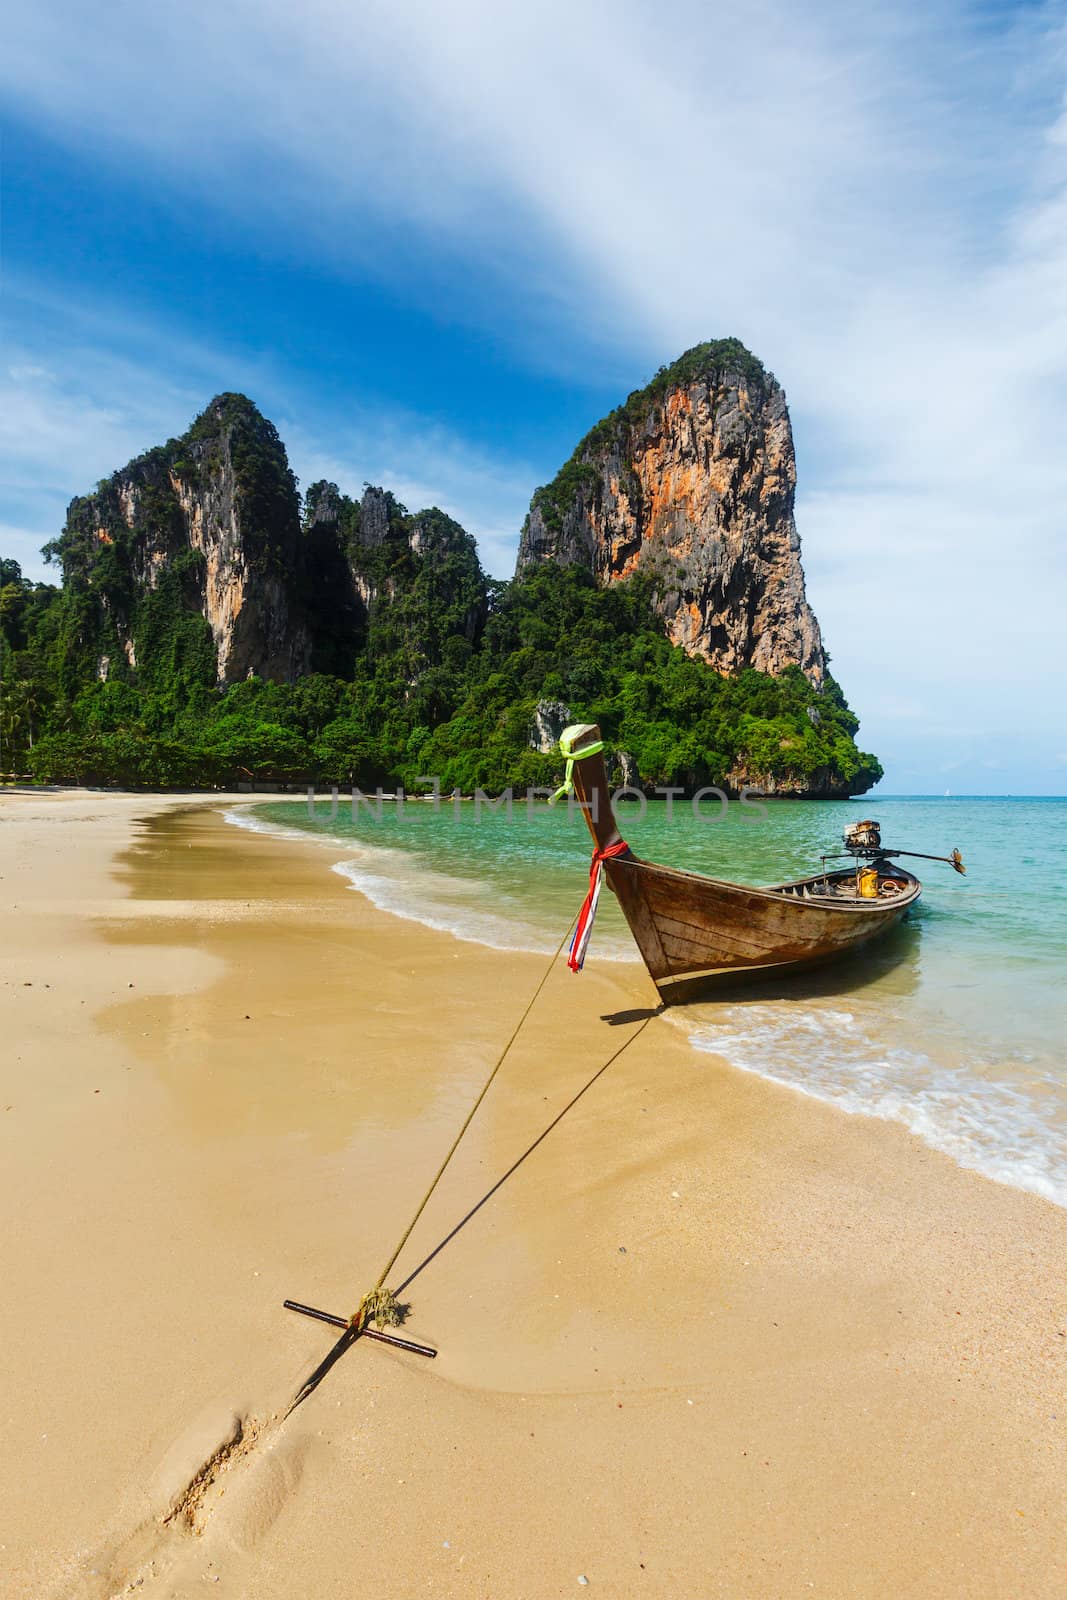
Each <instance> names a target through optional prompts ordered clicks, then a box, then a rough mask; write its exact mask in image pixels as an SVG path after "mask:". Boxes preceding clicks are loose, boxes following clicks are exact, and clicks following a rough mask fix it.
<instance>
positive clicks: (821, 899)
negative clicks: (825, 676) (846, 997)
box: [560, 723, 965, 1005]
mask: <svg viewBox="0 0 1067 1600" xmlns="http://www.w3.org/2000/svg"><path fill="white" fill-rule="evenodd" d="M603 749H604V747H603V744H602V742H601V738H600V729H599V728H598V727H597V725H596V724H595V723H581V724H578V725H576V726H574V727H570V728H567V729H566V730H565V731H564V733H563V736H562V737H561V739H560V750H561V751H562V753H563V754H564V755H565V756H566V757H567V778H566V781H565V784H564V789H563V790H561V791H560V794H562V793H564V792H565V791H567V790H571V789H573V793H574V795H575V798H576V800H577V801H578V804H579V805H580V807H581V809H582V813H583V815H584V817H585V820H586V822H587V824H588V826H589V832H590V834H591V835H592V839H593V845H594V850H593V861H592V867H591V872H590V891H589V895H588V896H587V898H586V903H585V905H584V906H583V907H582V912H581V914H580V916H579V921H578V926H577V928H576V930H575V935H574V939H573V941H572V944H571V953H570V958H569V965H570V966H571V967H572V968H573V969H574V970H578V969H579V968H580V967H581V965H582V962H583V960H584V958H585V948H586V946H587V944H588V938H589V933H590V931H591V928H592V919H593V916H594V915H595V912H596V900H597V896H598V893H599V888H600V882H601V879H602V877H603V878H604V879H606V881H607V884H608V887H609V888H610V889H611V890H612V891H613V892H614V894H615V896H616V898H617V900H618V902H619V905H620V906H621V907H622V912H623V915H624V916H625V918H626V921H627V923H628V924H629V927H630V932H631V933H632V934H633V936H634V939H635V940H636V942H637V947H638V949H639V950H640V952H641V955H642V957H643V959H644V962H645V965H646V967H647V968H648V970H649V974H650V975H651V977H652V980H653V982H654V983H655V985H656V988H657V989H658V990H659V994H660V998H661V999H662V1000H663V1001H664V1002H665V1003H666V1004H668V1005H670V1004H673V1003H675V1002H676V1001H678V1000H682V999H685V998H687V997H689V996H690V995H691V994H693V993H694V992H695V991H696V990H698V989H699V988H700V987H701V986H703V985H704V984H705V983H707V982H708V981H709V980H712V979H714V978H716V977H721V976H725V975H729V974H734V975H738V974H740V973H742V972H747V973H760V972H764V973H767V974H774V975H777V974H780V973H783V972H787V971H790V970H792V969H797V968H802V967H808V966H811V965H815V964H817V963H821V962H824V961H828V960H831V959H834V958H836V957H838V956H843V955H846V954H847V953H848V952H849V951H853V950H855V949H857V948H858V947H859V946H862V945H865V944H867V943H869V942H870V940H872V939H876V938H878V937H879V935H880V934H883V933H886V932H888V930H889V929H890V928H892V927H894V926H895V925H896V924H897V923H898V922H900V920H901V918H902V917H904V916H906V915H907V913H908V911H909V910H910V909H911V907H912V906H913V905H914V904H915V903H916V901H917V900H918V898H919V896H920V895H921V894H922V884H921V883H920V882H919V879H918V878H916V877H915V876H914V875H913V874H912V873H911V872H909V871H907V869H906V868H903V867H900V866H897V865H896V864H895V863H896V858H897V857H899V856H902V855H907V856H917V857H918V858H919V859H921V860H924V861H946V862H948V864H949V865H950V866H953V867H955V869H956V871H957V872H963V871H964V870H965V868H964V866H963V861H962V859H961V857H960V853H959V851H958V850H954V851H953V853H952V855H951V856H926V855H921V854H920V853H919V852H917V851H913V850H890V849H884V848H883V847H882V843H881V833H880V830H879V827H878V824H877V823H875V822H861V823H857V824H854V825H853V827H851V828H850V829H848V830H847V832H846V834H845V846H846V848H845V850H844V851H842V852H838V853H837V855H835V856H824V857H823V870H822V871H821V872H819V873H817V874H816V875H815V876H813V877H810V878H800V879H797V880H796V881H794V882H791V883H779V884H774V885H772V886H771V887H769V888H765V889H756V888H748V887H746V886H745V885H743V884H739V883H726V882H724V881H722V880H721V879H718V878H708V877H704V876H703V875H702V874H700V873H697V872H683V871H680V870H678V869H677V868H674V867H661V866H657V865H655V864H654V863H653V862H651V861H642V860H641V858H640V857H639V856H636V855H635V854H634V852H633V851H632V850H631V849H630V847H629V845H628V844H626V842H625V840H624V839H623V838H622V835H621V834H620V833H619V828H618V824H617V822H616V819H615V812H614V808H613V806H612V798H611V790H610V788H609V785H608V775H607V768H606V766H605V764H604V755H603ZM844 855H848V856H850V857H851V858H852V865H851V866H849V867H845V868H840V869H832V870H829V871H827V869H826V865H825V864H826V862H827V861H828V860H834V859H839V858H840V857H841V856H844Z"/></svg>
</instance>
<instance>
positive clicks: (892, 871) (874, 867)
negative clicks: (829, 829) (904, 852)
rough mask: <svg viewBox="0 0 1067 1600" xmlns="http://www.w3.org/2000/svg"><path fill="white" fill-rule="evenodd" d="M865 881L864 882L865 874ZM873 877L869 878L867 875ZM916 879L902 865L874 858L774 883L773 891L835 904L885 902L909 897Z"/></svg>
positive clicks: (916, 890) (916, 886) (917, 888)
mask: <svg viewBox="0 0 1067 1600" xmlns="http://www.w3.org/2000/svg"><path fill="white" fill-rule="evenodd" d="M865 875H867V876H868V881H867V883H866V884H864V882H863V879H864V876H865ZM871 876H873V878H874V879H875V880H876V882H875V883H873V884H872V883H871V882H870V877H871ZM920 887H921V886H920V884H919V880H918V879H917V878H916V877H914V876H913V875H912V873H910V872H907V871H905V869H904V868H903V867H894V866H892V865H891V863H890V862H888V861H875V862H873V863H872V864H871V865H870V866H869V867H866V866H864V867H861V868H860V869H858V870H857V869H855V868H851V867H849V868H845V869H844V870H839V871H837V872H822V873H819V874H818V876H817V877H814V878H802V879H800V880H799V881H798V882H797V883H783V884H776V885H775V893H776V894H780V895H784V896H785V897H786V898H787V899H791V900H820V901H825V900H829V901H832V902H833V903H834V904H835V905H840V904H841V903H842V902H844V903H846V904H848V903H851V904H858V905H870V904H871V903H872V902H873V901H877V902H880V903H881V904H883V905H884V904H885V903H886V901H892V900H910V899H913V898H914V897H915V896H916V895H917V894H918V893H919V891H920Z"/></svg>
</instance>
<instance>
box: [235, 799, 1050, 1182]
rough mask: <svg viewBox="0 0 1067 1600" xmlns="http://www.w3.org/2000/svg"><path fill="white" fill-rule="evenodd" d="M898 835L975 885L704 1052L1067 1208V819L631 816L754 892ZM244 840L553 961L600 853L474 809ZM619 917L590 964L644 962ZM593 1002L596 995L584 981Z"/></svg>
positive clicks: (649, 840) (947, 889)
mask: <svg viewBox="0 0 1067 1600" xmlns="http://www.w3.org/2000/svg"><path fill="white" fill-rule="evenodd" d="M866 816H873V817H877V818H878V820H879V821H880V822H881V824H882V837H883V840H884V841H885V843H886V844H887V846H889V847H893V846H895V845H897V846H900V847H901V848H902V849H911V850H919V851H925V852H929V853H931V854H937V855H948V854H949V853H950V851H951V850H952V849H953V847H956V846H958V847H959V849H960V850H961V851H962V854H963V859H964V862H965V863H966V866H967V876H966V877H960V876H959V875H958V874H956V873H955V872H953V871H952V869H951V867H949V866H947V865H942V864H938V863H936V862H914V863H911V865H912V867H913V869H914V870H915V871H916V872H917V873H918V875H919V876H920V877H921V878H922V880H923V884H924V894H923V898H922V901H921V902H920V904H919V906H918V907H916V908H915V910H913V911H912V913H911V914H910V915H909V917H908V918H907V920H906V921H905V922H904V923H903V924H902V925H901V926H900V927H899V928H897V929H896V930H894V931H893V932H891V933H890V934H888V935H887V936H886V937H885V938H884V939H882V940H880V941H879V942H878V944H877V945H875V946H874V947H872V949H871V950H870V951H869V952H867V953H866V954H865V955H863V956H859V957H856V958H853V959H851V960H850V961H849V962H847V963H846V964H842V965H839V966H837V967H836V968H835V967H833V966H828V967H826V968H823V969H822V970H821V971H819V972H817V973H812V974H809V975H806V976H803V977H796V978H793V979H788V980H787V979H780V980H777V981H775V982H773V983H770V984H759V985H748V986H747V987H746V988H745V989H744V990H741V989H737V988H735V989H733V990H732V991H729V992H727V993H725V994H721V995H720V996H719V997H717V998H715V999H709V1000H707V1001H702V1002H700V1003H698V1004H694V1005H687V1006H684V1007H676V1008H673V1009H672V1010H671V1011H670V1012H668V1013H667V1015H668V1017H669V1019H670V1021H671V1022H672V1023H673V1024H674V1025H675V1026H677V1027H681V1028H684V1029H685V1030H686V1032H687V1034H688V1036H689V1041H690V1043H691V1045H692V1048H693V1049H694V1050H696V1051H712V1052H714V1053H715V1054H717V1055H719V1056H722V1057H724V1058H725V1059H726V1060H728V1061H730V1062H731V1063H732V1064H733V1065H734V1066H735V1067H739V1068H741V1069H742V1070H744V1071H746V1072H755V1073H759V1074H760V1075H762V1076H763V1077H766V1078H771V1079H774V1080H775V1081H776V1082H779V1083H783V1084H786V1085H788V1086H789V1087H790V1088H791V1089H794V1090H796V1091H798V1092H800V1093H804V1094H810V1095H814V1096H816V1097H817V1098H820V1099H824V1100H829V1101H831V1102H833V1103H834V1104H835V1105H838V1106H840V1107H842V1108H844V1109H845V1110H846V1111H850V1112H860V1113H865V1114H867V1115H869V1116H877V1117H884V1118H889V1119H891V1120H894V1121H897V1122H901V1123H903V1124H904V1125H905V1126H906V1127H908V1128H909V1129H911V1131H912V1132H913V1133H915V1134H917V1135H919V1136H920V1137H921V1138H922V1139H924V1140H926V1141H927V1143H929V1144H930V1145H932V1146H934V1147H935V1148H937V1149H938V1150H942V1151H944V1152H946V1153H947V1154H948V1155H950V1156H952V1157H953V1158H954V1159H955V1160H956V1161H958V1162H959V1163H960V1164H961V1165H962V1166H965V1167H972V1168H975V1169H977V1170H978V1171H980V1172H983V1173H985V1174H986V1175H987V1176H988V1177H991V1178H994V1179H996V1180H998V1181H1000V1182H1003V1183H1009V1184H1013V1185H1015V1186H1017V1187H1018V1188H1022V1189H1028V1190H1031V1191H1033V1192H1034V1193H1036V1194H1039V1195H1043V1196H1044V1197H1045V1198H1046V1199H1048V1200H1051V1201H1053V1202H1054V1203H1056V1204H1058V1205H1061V1206H1067V982H1065V977H1067V799H1016V798H998V797H993V796H981V797H976V798H968V797H960V798H954V797H953V798H949V797H946V798H944V799H935V798H929V797H926V796H917V797H915V798H900V797H892V798H886V799H878V798H871V797H867V798H866V799H863V800H857V801H849V802H831V801H827V802H818V801H805V802H789V801H778V802H769V803H767V804H766V806H765V807H764V809H763V812H762V814H760V812H758V811H755V810H752V809H750V808H748V807H742V806H740V805H738V804H730V805H729V806H728V807H725V808H724V807H723V806H721V805H719V804H717V803H716V802H715V801H714V800H712V801H711V803H710V804H707V805H705V806H704V807H702V814H701V816H700V817H697V816H696V815H694V812H693V808H692V806H691V805H690V804H688V803H686V802H679V801H675V802H674V804H673V805H672V806H670V807H668V805H667V803H666V802H665V801H663V800H654V801H649V802H648V803H647V804H646V805H645V806H640V805H638V804H637V803H636V802H631V803H627V802H623V803H622V804H621V805H620V806H619V821H620V827H621V830H622V832H623V834H624V835H625V837H626V838H627V840H628V841H629V843H630V844H631V845H632V846H633V848H634V849H635V850H636V851H637V852H638V854H640V855H644V856H647V857H648V858H649V859H651V860H655V861H662V862H663V863H665V864H667V865H671V866H678V867H686V868H690V869H692V870H694V871H697V872H706V873H710V874H712V875H713V876H715V877H720V878H729V879H733V880H735V881H737V882H740V883H753V884H760V883H773V882H776V881H780V880H783V879H787V878H790V877H794V876H796V877H799V876H801V875H803V874H804V873H807V872H810V871H814V870H817V869H818V866H819V857H820V855H822V854H823V853H829V852H832V851H834V850H837V849H840V847H841V846H840V840H841V834H842V830H843V828H844V826H845V824H846V823H847V822H850V821H855V820H856V819H858V818H859V817H866ZM228 819H229V820H230V821H231V822H234V823H236V824H238V825H241V826H245V827H251V828H254V829H261V830H264V831H268V832H276V831H280V832H284V833H295V834H297V835H300V836H303V837H307V836H309V835H310V836H311V837H313V838H315V839H317V840H318V841H319V842H320V843H321V844H322V846H323V847H324V850H325V851H326V852H327V861H328V864H329V865H331V866H332V867H333V868H334V870H335V871H337V872H339V873H342V874H343V875H344V876H345V877H346V878H347V879H348V880H349V881H350V882H351V884H352V886H353V888H355V889H358V890H359V891H360V892H361V893H363V894H365V895H366V896H367V897H368V898H369V899H370V900H372V901H373V902H374V904H375V905H377V906H379V907H381V908H382V909H384V910H386V911H391V912H394V913H396V914H397V915H398V916H402V917H410V918H412V919H413V920H415V921H418V922H422V923H425V924H426V925H428V926H429V927H433V928H439V929H441V930H444V931H446V932H449V933H451V934H453V935H455V936H456V937H458V938H460V939H467V940H473V941H475V942H478V943H482V944H487V945H494V946H497V947H499V948H503V949H515V950H531V951H545V952H547V951H551V950H553V949H554V948H555V947H556V945H557V944H558V942H559V940H560V938H561V937H562V935H563V932H564V930H565V929H566V927H567V925H568V923H569V921H570V920H571V919H572V918H573V917H574V915H575V913H576V911H577V909H578V906H579V905H580V903H581V900H582V897H583V895H584V893H585V889H586V886H587V883H588V863H589V849H590V846H589V839H588V834H587V832H586V829H585V826H584V823H583V821H582V819H581V817H580V815H579V814H577V813H576V812H574V811H573V810H571V811H569V810H568V807H567V806H565V805H561V806H559V807H557V808H556V809H554V810H549V809H548V808H547V807H546V806H544V805H543V804H537V805H535V806H533V807H528V806H527V805H526V803H525V802H524V801H521V800H516V801H515V802H514V804H513V806H512V807H511V810H510V814H508V813H507V812H506V811H505V810H503V809H500V810H495V811H494V810H490V809H489V808H488V807H481V808H476V807H475V804H474V803H473V802H471V801H465V802H462V803H461V804H459V805H456V806H454V805H453V804H452V803H451V802H445V801H442V802H441V804H440V805H439V806H438V807H434V806H433V805H432V804H430V803H428V802H425V801H408V802H407V803H405V804H404V805H402V806H397V805H395V804H392V803H390V802H386V803H385V804H384V805H383V806H382V807H381V815H380V818H379V817H376V816H375V815H373V814H372V813H371V812H370V811H369V809H367V808H362V807H361V808H359V810H358V812H357V814H356V816H355V817H353V815H352V807H351V803H350V802H349V801H347V800H346V799H344V798H342V799H341V800H339V802H338V804H337V808H336V813H334V811H333V807H332V805H331V803H330V802H329V801H323V800H320V801H319V802H318V803H317V804H316V805H315V806H314V807H313V808H312V807H309V805H308V804H307V802H305V801H280V802H270V803H264V804H257V805H256V806H254V807H253V808H248V809H246V808H241V809H239V810H234V811H231V812H230V813H228ZM637 959H638V958H637V956H636V951H635V949H634V946H633V943H632V941H631V939H630V935H629V932H628V930H627V928H626V925H625V923H624V922H623V920H622V917H621V915H620V913H619V911H618V908H617V907H616V905H615V903H614V900H613V897H612V896H610V895H608V894H605V895H603V896H602V897H601V902H600V912H599V915H598V919H597V925H596V929H595V931H594V934H593V940H592V945H591V947H590V953H589V956H588V962H590V963H593V962H597V961H631V960H632V961H636V960H637ZM575 981H578V980H575Z"/></svg>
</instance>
